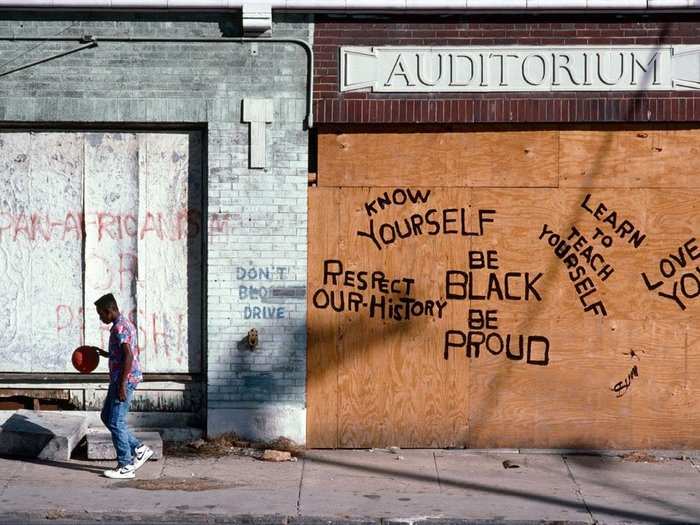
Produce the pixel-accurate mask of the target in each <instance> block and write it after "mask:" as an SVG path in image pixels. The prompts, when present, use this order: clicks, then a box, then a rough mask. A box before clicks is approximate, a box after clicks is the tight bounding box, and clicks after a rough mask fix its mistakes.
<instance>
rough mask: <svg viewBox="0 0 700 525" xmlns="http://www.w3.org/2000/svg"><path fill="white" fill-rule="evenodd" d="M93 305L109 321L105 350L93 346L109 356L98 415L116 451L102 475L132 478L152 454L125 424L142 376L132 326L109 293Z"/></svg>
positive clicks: (101, 318)
mask: <svg viewBox="0 0 700 525" xmlns="http://www.w3.org/2000/svg"><path fill="white" fill-rule="evenodd" d="M95 307H96V308H97V315H99V316H100V321H102V322H103V323H105V324H109V323H112V328H111V329H110V331H109V347H108V350H109V351H108V352H105V351H103V350H101V349H99V348H98V349H97V351H98V353H99V354H100V355H102V356H104V357H108V358H109V390H108V391H107V399H105V404H104V407H103V408H102V413H101V414H100V417H101V418H102V422H103V423H104V424H105V426H106V427H107V428H108V429H109V431H110V433H111V434H112V443H114V448H115V449H116V451H117V468H116V469H113V470H105V472H104V475H105V476H106V477H108V478H114V479H127V478H133V477H134V476H135V474H136V470H138V469H139V468H140V467H141V466H142V465H143V464H144V463H146V461H148V459H149V458H150V457H151V456H152V455H153V450H151V448H149V447H148V446H146V445H144V444H142V443H141V442H140V441H139V440H138V439H136V438H135V437H134V435H133V434H132V433H131V432H130V431H129V429H128V427H127V425H126V416H127V413H128V412H129V403H130V402H131V398H132V397H133V394H134V390H136V387H137V386H138V384H139V383H140V382H141V380H142V379H143V375H142V373H141V366H140V365H139V357H138V354H139V351H138V346H137V341H136V327H135V326H134V325H133V323H132V322H131V321H129V320H128V319H127V318H126V317H125V316H123V315H122V314H121V313H120V312H119V307H118V306H117V301H116V300H115V299H114V296H113V295H112V294H111V293H110V294H107V295H103V296H102V297H100V298H99V299H98V300H97V301H95Z"/></svg>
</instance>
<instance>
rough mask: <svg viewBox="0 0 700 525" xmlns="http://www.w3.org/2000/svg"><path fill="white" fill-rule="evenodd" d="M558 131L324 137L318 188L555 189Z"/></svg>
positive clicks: (346, 134) (323, 135)
mask: <svg viewBox="0 0 700 525" xmlns="http://www.w3.org/2000/svg"><path fill="white" fill-rule="evenodd" d="M557 133H558V132H557V131H469V132H435V133H420V132H416V133H340V134H335V133H321V134H319V137H318V150H319V160H318V180H319V185H321V186H392V187H393V186H411V185H417V186H422V185H426V184H430V185H431V187H438V186H453V187H472V186H473V187H478V186H492V187H499V186H518V187H519V186H524V187H553V186H556V185H557V178H558V174H557V137H558V134H557Z"/></svg>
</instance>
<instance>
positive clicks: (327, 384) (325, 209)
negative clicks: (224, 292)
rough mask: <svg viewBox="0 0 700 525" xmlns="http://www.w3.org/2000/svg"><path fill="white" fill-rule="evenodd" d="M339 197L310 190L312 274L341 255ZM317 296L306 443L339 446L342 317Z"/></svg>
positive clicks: (311, 321)
mask: <svg viewBox="0 0 700 525" xmlns="http://www.w3.org/2000/svg"><path fill="white" fill-rule="evenodd" d="M339 197H340V192H338V191H337V190H335V189H332V188H311V189H309V237H312V238H313V239H314V242H313V243H311V244H310V245H309V255H308V257H309V273H310V274H315V275H321V276H322V275H323V263H324V260H326V259H331V260H332V259H338V257H339V242H340V239H339V233H340V231H339V225H340V215H339V213H340V211H339V206H338V204H339ZM321 279H322V277H321ZM321 283H322V281H319V284H321ZM313 299H314V294H313V293H309V294H307V307H308V312H309V315H308V323H307V341H308V351H307V355H306V363H307V368H306V370H307V372H306V385H307V396H306V418H307V432H306V442H307V445H308V446H309V447H313V448H336V447H337V446H338V372H339V367H338V346H337V342H338V336H339V332H338V324H339V321H340V316H339V315H337V314H336V313H335V312H333V311H332V310H329V309H318V308H313Z"/></svg>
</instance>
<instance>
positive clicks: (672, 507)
mask: <svg viewBox="0 0 700 525" xmlns="http://www.w3.org/2000/svg"><path fill="white" fill-rule="evenodd" d="M566 461H567V463H568V464H569V467H570V468H571V472H572V473H573V475H574V479H575V480H576V483H577V484H578V485H579V487H580V489H581V493H582V495H583V497H584V499H585V500H586V501H587V502H588V507H589V508H590V510H591V513H592V515H593V517H594V518H595V519H596V520H598V521H600V522H604V523H630V522H635V523H638V522H653V523H658V522H673V521H677V522H684V523H698V522H700V472H698V470H696V469H695V468H694V467H693V464H692V463H691V462H689V461H677V460H668V461H660V462H657V463H643V462H640V463H635V462H630V461H624V460H622V459H620V458H610V457H595V456H568V457H567V459H566Z"/></svg>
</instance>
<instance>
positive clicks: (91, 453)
mask: <svg viewBox="0 0 700 525" xmlns="http://www.w3.org/2000/svg"><path fill="white" fill-rule="evenodd" d="M134 436H135V437H136V439H138V440H140V441H141V442H142V443H145V444H146V445H148V446H149V447H151V448H152V449H153V452H154V454H153V457H152V459H160V458H162V457H163V439H162V438H161V437H160V433H159V432H134ZM87 456H88V459H116V458H117V452H116V450H114V445H113V444H112V435H111V434H110V433H109V432H104V431H97V432H89V433H88V435H87Z"/></svg>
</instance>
